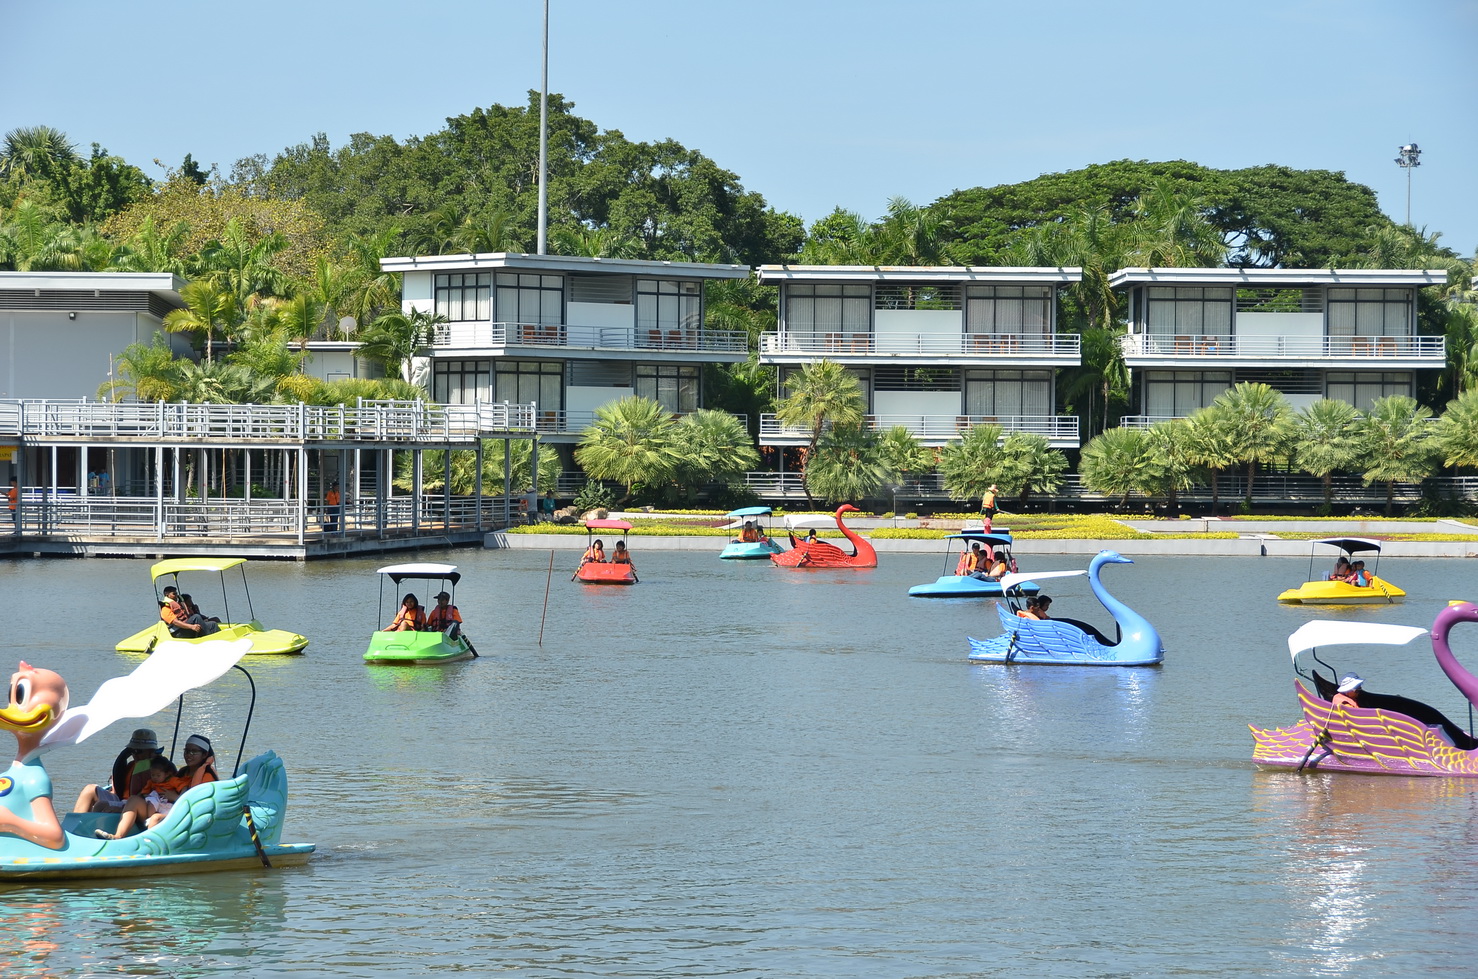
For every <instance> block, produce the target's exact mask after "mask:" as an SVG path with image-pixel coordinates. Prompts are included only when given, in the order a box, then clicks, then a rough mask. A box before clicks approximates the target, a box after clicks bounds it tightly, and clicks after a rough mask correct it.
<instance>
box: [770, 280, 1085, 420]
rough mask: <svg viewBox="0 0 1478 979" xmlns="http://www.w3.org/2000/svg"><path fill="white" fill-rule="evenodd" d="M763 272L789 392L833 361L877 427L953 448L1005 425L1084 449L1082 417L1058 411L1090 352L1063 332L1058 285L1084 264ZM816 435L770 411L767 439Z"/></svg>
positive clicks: (775, 350)
mask: <svg viewBox="0 0 1478 979" xmlns="http://www.w3.org/2000/svg"><path fill="white" fill-rule="evenodd" d="M758 275H759V281H760V282H762V283H765V284H768V285H774V286H776V287H778V288H779V290H780V297H779V314H778V327H777V329H776V331H775V332H774V333H766V334H764V335H763V336H762V337H761V338H760V360H761V362H763V363H767V364H774V365H776V366H777V367H778V368H779V381H780V391H781V393H782V394H783V393H784V391H785V383H786V380H787V379H788V378H789V377H790V376H791V375H792V374H794V373H795V372H797V371H800V370H801V369H802V368H803V367H804V366H805V365H806V364H808V363H810V362H812V361H815V360H818V359H821V358H827V359H829V360H832V361H835V362H837V363H840V364H842V365H844V366H845V367H846V368H847V369H848V370H849V371H851V372H852V373H853V374H854V375H856V377H857V380H858V382H859V383H860V384H861V387H862V392H863V397H864V398H865V400H866V403H867V422H866V424H867V425H868V427H870V428H872V429H874V430H877V431H886V430H887V429H890V428H892V427H895V426H899V425H901V426H903V427H905V428H907V429H908V430H909V431H910V432H912V433H913V434H914V436H915V437H916V438H918V439H919V441H920V442H921V443H922V444H924V445H928V446H942V445H945V444H947V443H949V442H951V441H955V440H958V439H959V438H960V437H961V436H962V435H963V434H964V433H965V432H967V431H969V429H970V428H971V427H972V426H974V425H979V424H995V425H1000V426H1001V427H1002V428H1003V429H1004V430H1005V431H1006V432H1007V433H1011V432H1035V433H1037V434H1040V435H1043V436H1045V437H1046V438H1047V439H1048V441H1049V442H1050V443H1051V444H1052V445H1053V446H1055V447H1058V448H1077V446H1078V419H1077V417H1076V416H1074V415H1060V414H1058V413H1057V412H1056V410H1055V406H1056V404H1057V376H1056V375H1057V371H1058V370H1059V369H1061V368H1064V367H1076V366H1078V364H1079V363H1080V360H1081V347H1080V341H1079V338H1078V336H1077V335H1076V334H1072V333H1064V334H1059V333H1058V332H1057V306H1058V303H1057V292H1058V290H1059V289H1060V288H1061V287H1062V286H1064V285H1067V284H1070V283H1074V282H1077V281H1078V280H1079V279H1080V278H1081V277H1082V270H1081V269H1078V268H962V267H898V268H893V267H876V266H828V265H764V266H761V267H760V268H759V270H758ZM808 438H809V432H806V431H803V430H801V429H795V428H787V427H786V426H783V425H781V424H780V423H779V421H778V419H776V418H775V417H774V416H773V415H766V416H764V417H762V418H761V420H760V442H761V444H762V445H767V446H795V445H803V444H805V442H806V441H807V439H808Z"/></svg>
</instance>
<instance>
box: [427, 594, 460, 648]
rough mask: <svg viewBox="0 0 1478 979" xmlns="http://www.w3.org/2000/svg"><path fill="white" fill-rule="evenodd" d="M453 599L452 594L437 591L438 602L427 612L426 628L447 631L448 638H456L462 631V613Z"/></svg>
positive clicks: (434, 630)
mask: <svg viewBox="0 0 1478 979" xmlns="http://www.w3.org/2000/svg"><path fill="white" fill-rule="evenodd" d="M451 601H452V596H451V595H448V594H447V593H446V592H437V594H436V604H435V605H433V606H432V607H431V611H430V612H428V613H426V628H427V629H428V630H430V631H431V632H445V633H446V634H447V638H449V639H455V638H457V636H458V635H460V634H461V632H462V613H461V612H459V611H457V606H455V605H453V604H451Z"/></svg>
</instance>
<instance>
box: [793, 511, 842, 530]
mask: <svg viewBox="0 0 1478 979" xmlns="http://www.w3.org/2000/svg"><path fill="white" fill-rule="evenodd" d="M785 526H787V527H789V528H790V529H791V530H805V529H807V528H810V527H815V528H817V529H825V528H830V529H832V530H835V529H836V526H837V518H836V517H834V516H832V515H831V514H829V513H787V514H786V515H785Z"/></svg>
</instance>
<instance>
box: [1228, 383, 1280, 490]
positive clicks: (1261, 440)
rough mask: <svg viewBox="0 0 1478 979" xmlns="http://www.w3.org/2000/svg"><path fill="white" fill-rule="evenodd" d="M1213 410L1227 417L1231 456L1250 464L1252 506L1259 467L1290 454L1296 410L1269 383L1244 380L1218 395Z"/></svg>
mask: <svg viewBox="0 0 1478 979" xmlns="http://www.w3.org/2000/svg"><path fill="white" fill-rule="evenodd" d="M1211 404H1212V407H1214V408H1216V409H1217V411H1219V412H1221V413H1222V415H1223V416H1224V418H1223V423H1222V425H1221V426H1220V429H1219V431H1220V433H1221V436H1222V437H1223V438H1224V439H1225V440H1226V448H1227V451H1228V454H1229V455H1230V456H1231V457H1232V458H1233V459H1235V460H1236V461H1238V462H1244V463H1246V464H1247V495H1246V497H1245V498H1244V501H1243V502H1244V503H1245V504H1246V505H1247V506H1248V507H1251V506H1252V480H1253V477H1254V476H1255V475H1256V473H1257V464H1258V463H1260V462H1262V463H1266V462H1270V461H1272V460H1274V459H1276V458H1278V457H1280V456H1282V455H1284V454H1285V453H1287V451H1288V447H1289V445H1290V443H1291V442H1292V439H1293V435H1294V425H1293V407H1292V406H1291V405H1289V403H1288V399H1287V398H1285V397H1283V395H1282V393H1281V392H1278V391H1275V390H1273V389H1272V388H1271V387H1269V386H1268V385H1266V384H1260V383H1253V382H1250V381H1244V382H1242V383H1241V384H1238V385H1236V386H1235V387H1233V388H1230V389H1228V390H1226V391H1223V392H1222V393H1221V394H1219V395H1217V396H1216V400H1215V401H1213V402H1212V403H1211Z"/></svg>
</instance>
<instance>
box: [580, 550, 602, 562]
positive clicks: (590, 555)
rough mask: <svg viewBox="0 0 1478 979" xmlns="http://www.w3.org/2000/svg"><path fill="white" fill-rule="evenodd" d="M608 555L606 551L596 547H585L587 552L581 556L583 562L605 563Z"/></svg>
mask: <svg viewBox="0 0 1478 979" xmlns="http://www.w3.org/2000/svg"><path fill="white" fill-rule="evenodd" d="M605 559H606V556H605V551H597V550H596V549H595V548H594V547H587V548H585V554H584V556H582V557H581V558H580V562H581V563H582V564H603V563H604V562H605Z"/></svg>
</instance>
